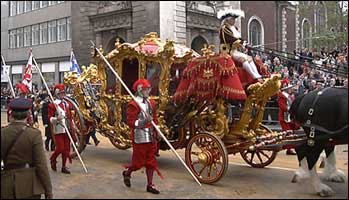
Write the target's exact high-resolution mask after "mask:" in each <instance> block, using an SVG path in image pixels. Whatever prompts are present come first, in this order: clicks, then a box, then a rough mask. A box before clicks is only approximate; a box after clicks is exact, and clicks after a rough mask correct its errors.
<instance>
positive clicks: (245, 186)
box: [1, 112, 348, 199]
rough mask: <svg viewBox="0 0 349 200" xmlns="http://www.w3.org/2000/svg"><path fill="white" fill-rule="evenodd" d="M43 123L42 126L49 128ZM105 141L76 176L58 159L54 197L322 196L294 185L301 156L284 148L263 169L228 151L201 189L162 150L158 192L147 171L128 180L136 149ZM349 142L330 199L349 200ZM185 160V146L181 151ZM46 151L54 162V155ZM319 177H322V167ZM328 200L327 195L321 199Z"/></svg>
mask: <svg viewBox="0 0 349 200" xmlns="http://www.w3.org/2000/svg"><path fill="white" fill-rule="evenodd" d="M5 114H6V113H5V112H2V113H1V125H2V126H3V125H5V124H6V116H5ZM39 121H40V129H41V131H42V133H43V139H44V132H43V130H44V129H43V126H42V123H41V118H39ZM97 137H98V139H99V140H100V141H101V143H100V144H99V145H98V146H97V147H96V146H94V143H93V140H92V138H91V143H92V145H88V146H87V148H86V149H85V151H84V152H83V153H82V159H83V161H84V162H85V165H86V167H87V169H88V173H87V174H86V173H85V172H84V170H83V167H82V165H81V163H80V161H79V160H78V159H74V160H73V163H72V164H71V165H70V164H68V167H69V168H70V170H71V172H72V174H70V175H66V174H63V173H61V172H60V168H61V157H58V159H57V161H58V164H57V169H58V170H57V172H54V171H52V170H51V169H50V168H49V171H50V175H51V179H52V184H53V195H54V198H63V199H67V198H69V199H70V198H73V199H75V198H77V199H106V198H120V199H126V198H136V199H140V198H168V199H172V198H174V199H176V198H186V199H187V198H190V199H201V198H208V199H211V198H233V199H234V198H267V199H269V198H283V199H285V198H292V199H295V198H300V199H314V198H319V199H320V197H319V196H317V195H316V194H315V193H314V191H313V190H312V189H311V187H310V184H309V183H308V184H305V185H301V184H299V183H291V179H292V177H293V174H294V171H295V170H296V169H297V168H298V163H297V158H296V156H289V155H286V154H285V151H281V152H279V154H278V155H277V157H276V159H275V160H274V162H273V163H272V164H271V165H269V166H267V167H266V168H263V169H257V168H251V167H250V166H248V165H247V164H245V162H244V161H243V159H242V158H241V156H240V155H239V154H236V155H229V167H228V170H227V173H226V174H225V176H224V177H223V178H222V179H221V180H220V181H218V182H217V183H214V184H212V185H207V184H203V185H202V187H200V186H199V185H198V184H197V183H196V182H195V181H194V180H193V178H192V177H191V176H190V174H189V173H188V172H187V171H186V169H185V167H184V166H182V164H181V162H180V161H179V160H178V159H177V157H176V156H175V155H174V154H173V153H172V152H171V151H160V154H161V155H160V157H159V158H158V165H159V169H160V171H161V173H162V175H163V176H164V177H165V179H163V180H161V179H160V178H159V177H158V176H157V175H156V173H154V183H155V184H156V186H157V187H158V189H159V190H160V192H161V193H160V194H159V195H153V194H150V193H148V192H146V191H145V189H146V176H145V170H143V169H142V170H139V171H137V172H134V173H133V174H132V178H131V184H132V186H131V188H127V187H126V186H125V185H124V183H123V178H122V174H121V173H122V171H123V170H124V168H123V165H125V164H128V163H129V162H130V159H131V156H132V149H128V150H118V149H116V148H115V147H114V146H113V145H112V144H111V143H110V142H109V140H108V138H106V137H103V136H102V135H100V134H97ZM347 150H348V145H340V146H337V147H336V152H337V166H338V168H339V169H341V170H342V171H344V173H345V174H346V181H345V183H329V182H326V184H328V185H329V186H330V187H331V188H332V189H333V190H334V192H335V194H334V196H332V197H330V198H335V199H344V198H345V199H348V178H347V177H348V153H347V152H343V151H347ZM177 152H178V153H179V155H180V156H181V157H182V158H183V159H184V158H185V156H184V149H181V150H177ZM51 153H52V152H46V156H47V163H48V166H49V156H50V155H51ZM319 170H320V172H319V173H320V176H321V170H322V169H318V171H319ZM321 199H324V198H321Z"/></svg>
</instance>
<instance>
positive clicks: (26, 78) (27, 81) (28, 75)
mask: <svg viewBox="0 0 349 200" xmlns="http://www.w3.org/2000/svg"><path fill="white" fill-rule="evenodd" d="M32 66H33V54H32V53H31V52H30V56H29V59H28V63H27V66H26V67H25V70H24V75H23V80H22V83H23V84H24V85H26V86H27V87H28V88H29V90H30V91H32V85H33V81H32V77H33V74H32Z"/></svg>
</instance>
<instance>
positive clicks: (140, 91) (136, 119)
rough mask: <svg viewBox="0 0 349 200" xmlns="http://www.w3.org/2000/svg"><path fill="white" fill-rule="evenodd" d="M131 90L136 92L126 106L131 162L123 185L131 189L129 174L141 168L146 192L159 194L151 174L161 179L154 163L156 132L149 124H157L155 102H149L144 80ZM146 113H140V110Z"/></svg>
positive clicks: (148, 90)
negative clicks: (145, 180)
mask: <svg viewBox="0 0 349 200" xmlns="http://www.w3.org/2000/svg"><path fill="white" fill-rule="evenodd" d="M133 90H134V91H135V92H136V99H135V100H132V101H131V102H129V104H128V105H127V111H126V112H127V124H128V126H129V127H130V128H131V139H132V147H133V154H132V162H131V164H130V165H126V166H125V168H126V169H127V170H125V171H123V173H122V175H123V177H124V183H125V185H126V186H127V187H131V182H130V179H131V173H132V172H133V171H136V170H139V169H141V168H142V167H145V168H146V174H147V181H148V184H147V192H150V193H153V194H159V193H160V192H159V190H157V189H156V188H155V186H154V184H153V173H154V171H156V172H157V173H158V175H159V176H160V177H161V178H162V176H161V174H160V171H159V169H158V166H157V162H156V156H155V155H156V153H157V146H158V145H157V132H156V130H155V129H154V127H153V126H152V124H151V121H152V120H153V121H154V123H155V124H157V123H158V120H157V116H156V111H155V102H154V100H149V98H148V97H149V94H150V91H151V85H150V83H149V81H148V80H146V79H139V80H137V81H136V82H135V83H134V84H133ZM139 106H141V107H142V109H144V110H145V111H146V113H144V112H142V110H141V108H140V107H139Z"/></svg>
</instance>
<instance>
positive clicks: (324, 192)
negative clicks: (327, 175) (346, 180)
mask: <svg viewBox="0 0 349 200" xmlns="http://www.w3.org/2000/svg"><path fill="white" fill-rule="evenodd" d="M317 194H318V195H319V196H321V197H329V196H332V195H333V190H332V189H331V188H330V187H328V186H327V185H325V184H321V189H320V191H319V192H317Z"/></svg>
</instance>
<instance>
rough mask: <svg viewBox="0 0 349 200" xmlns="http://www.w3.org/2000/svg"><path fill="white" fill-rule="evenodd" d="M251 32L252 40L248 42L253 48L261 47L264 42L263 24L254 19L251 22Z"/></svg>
mask: <svg viewBox="0 0 349 200" xmlns="http://www.w3.org/2000/svg"><path fill="white" fill-rule="evenodd" d="M249 31H250V38H249V41H248V42H249V43H250V44H251V45H253V46H254V45H260V44H261V41H262V30H261V24H260V23H259V21H258V20H256V19H253V20H252V21H251V22H250V26H249Z"/></svg>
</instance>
